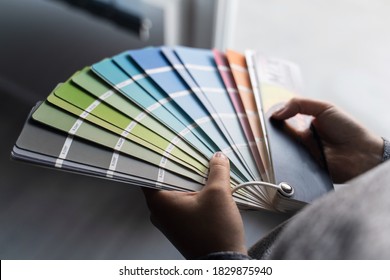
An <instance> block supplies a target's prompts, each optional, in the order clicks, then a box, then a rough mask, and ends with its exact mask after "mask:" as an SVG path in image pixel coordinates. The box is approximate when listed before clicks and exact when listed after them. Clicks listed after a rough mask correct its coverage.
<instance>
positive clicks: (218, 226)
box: [143, 152, 247, 259]
mask: <svg viewBox="0 0 390 280" xmlns="http://www.w3.org/2000/svg"><path fill="white" fill-rule="evenodd" d="M209 170H210V171H209V172H210V173H209V177H208V180H207V183H206V185H205V186H204V188H203V189H202V190H201V191H199V192H179V191H160V190H152V189H146V188H144V189H143V190H144V194H145V197H146V202H147V204H148V207H149V209H150V212H151V215H150V219H151V221H152V223H153V224H154V225H155V226H156V227H157V228H158V229H159V230H160V231H161V232H162V233H163V234H164V235H165V236H166V237H167V238H168V239H169V240H170V241H171V243H172V244H173V245H174V246H175V247H176V248H177V249H178V250H179V251H180V252H181V254H182V255H183V256H184V257H185V258H187V259H196V258H200V257H202V256H205V255H207V254H209V253H213V252H220V251H234V252H239V253H242V254H247V248H246V245H245V234H244V226H243V222H242V218H241V215H240V213H239V210H238V208H237V205H236V203H235V202H234V200H233V197H232V195H231V188H230V165H229V160H228V158H227V157H226V156H225V155H224V154H223V153H222V152H217V153H216V154H214V156H213V157H212V158H211V160H210V169H209Z"/></svg>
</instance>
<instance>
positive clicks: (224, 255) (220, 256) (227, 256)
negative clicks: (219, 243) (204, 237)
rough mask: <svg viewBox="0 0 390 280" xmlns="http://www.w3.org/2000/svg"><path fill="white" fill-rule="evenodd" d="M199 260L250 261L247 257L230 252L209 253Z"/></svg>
mask: <svg viewBox="0 0 390 280" xmlns="http://www.w3.org/2000/svg"><path fill="white" fill-rule="evenodd" d="M199 259H201V260H251V258H250V257H249V256H248V255H244V254H241V253H237V252H230V251H226V252H215V253H211V254H208V255H206V256H204V257H202V258H199Z"/></svg>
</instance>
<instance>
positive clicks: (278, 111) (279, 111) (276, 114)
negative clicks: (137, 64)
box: [272, 105, 286, 117]
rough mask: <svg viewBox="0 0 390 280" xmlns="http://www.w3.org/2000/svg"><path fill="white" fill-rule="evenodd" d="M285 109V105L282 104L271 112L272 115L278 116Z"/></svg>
mask: <svg viewBox="0 0 390 280" xmlns="http://www.w3.org/2000/svg"><path fill="white" fill-rule="evenodd" d="M285 109H286V106H285V105H282V106H281V107H280V108H279V109H277V110H276V111H275V112H273V113H272V116H273V117H277V116H279V115H280V114H281V113H282V112H283V111H284V110H285Z"/></svg>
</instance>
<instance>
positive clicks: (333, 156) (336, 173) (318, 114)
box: [272, 98, 383, 183]
mask: <svg viewBox="0 0 390 280" xmlns="http://www.w3.org/2000/svg"><path fill="white" fill-rule="evenodd" d="M298 113H299V114H304V115H310V116H313V117H314V119H313V121H312V124H313V126H314V128H315V130H316V132H317V134H318V136H319V137H320V140H321V142H322V146H323V152H324V154H325V158H326V162H327V165H328V169H329V172H330V174H331V176H332V178H333V181H334V182H335V183H343V182H345V181H347V180H349V179H352V178H353V177H355V176H357V175H359V174H361V173H363V172H365V171H367V170H369V169H371V168H373V167H374V166H376V165H378V164H379V163H380V162H381V159H382V155H383V140H382V139H381V138H380V137H379V136H376V135H373V134H372V133H370V132H369V131H368V130H367V129H365V128H364V127H363V126H361V125H360V124H359V123H357V122H356V121H354V120H353V119H352V118H351V117H350V116H348V115H347V114H345V113H344V112H342V111H341V110H339V109H338V108H336V107H335V106H333V105H331V104H329V103H325V102H320V101H316V100H310V99H302V98H293V99H291V100H290V101H289V102H287V103H286V104H285V106H284V107H283V108H281V109H279V110H278V111H276V112H275V113H274V114H273V115H272V117H273V118H274V119H277V120H286V119H289V118H291V117H293V116H295V115H296V114H298ZM297 134H300V138H301V140H302V141H303V142H304V144H306V145H307V146H308V147H309V150H311V151H313V147H315V145H312V141H313V137H312V135H311V133H310V130H307V131H304V132H297ZM313 154H316V153H313ZM317 154H318V153H317Z"/></svg>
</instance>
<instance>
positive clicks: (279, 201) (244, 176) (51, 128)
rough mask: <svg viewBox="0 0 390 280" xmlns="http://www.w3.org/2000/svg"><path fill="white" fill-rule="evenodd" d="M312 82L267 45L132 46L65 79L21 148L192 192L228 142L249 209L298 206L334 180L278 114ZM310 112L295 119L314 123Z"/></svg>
mask: <svg viewBox="0 0 390 280" xmlns="http://www.w3.org/2000/svg"><path fill="white" fill-rule="evenodd" d="M300 90H301V78H300V73H299V69H298V67H297V66H296V65H295V64H293V63H291V62H287V61H284V60H280V59H274V58H267V57H265V56H263V55H260V54H259V53H257V52H255V51H246V52H245V54H242V53H239V52H235V51H233V50H228V51H227V52H226V53H225V52H221V51H218V50H207V49H196V48H189V47H165V46H163V47H148V48H144V49H138V50H128V51H125V52H122V53H120V54H118V55H115V56H113V57H112V58H104V59H102V60H101V61H98V62H96V63H94V64H93V65H91V66H86V67H85V68H83V69H80V70H78V71H77V72H75V73H74V74H73V75H72V76H71V77H70V78H69V79H68V80H67V81H63V82H61V83H59V84H58V85H57V86H56V87H55V88H54V89H53V91H52V92H51V93H50V94H49V95H48V97H47V99H46V100H45V101H42V102H39V103H37V105H36V106H35V107H34V108H33V110H32V111H31V114H30V115H29V116H28V118H27V120H26V123H25V125H24V127H23V130H22V131H21V133H20V136H19V138H18V140H17V142H16V143H15V145H14V147H13V150H12V152H11V156H12V158H13V159H15V160H21V161H25V162H30V163H32V164H37V165H42V166H48V167H52V168H57V169H60V170H64V171H70V172H76V173H81V174H85V175H90V176H96V177H100V178H105V179H108V180H115V181H119V182H123V183H126V184H129V185H131V186H138V187H145V188H156V189H164V190H178V191H185V192H192V191H199V190H201V189H202V187H203V186H204V184H205V183H206V182H207V177H208V172H209V160H210V159H211V157H212V156H213V154H214V153H215V152H217V151H222V152H223V153H224V154H225V155H226V156H227V157H228V158H229V160H230V167H231V172H230V184H231V188H232V189H235V191H234V192H233V193H232V195H233V198H234V199H235V201H236V203H237V204H238V205H239V206H240V207H241V208H242V209H261V210H268V211H280V212H295V211H297V210H299V209H300V208H302V207H303V206H304V205H305V204H307V203H310V202H311V201H313V200H314V199H316V198H318V197H320V196H321V195H323V194H324V193H326V192H328V191H330V190H331V189H332V188H333V184H332V182H331V180H330V177H329V175H328V173H327V171H326V170H325V169H323V168H321V167H320V165H319V164H318V163H317V162H316V161H315V160H314V158H313V157H311V155H310V154H309V153H308V152H307V151H306V150H305V149H304V148H303V147H302V146H301V145H300V144H299V143H296V142H295V140H294V139H292V138H291V137H290V136H289V135H287V134H286V133H285V132H284V130H285V128H284V127H285V125H284V124H280V123H274V122H272V121H271V120H270V118H269V116H270V114H271V112H272V111H273V110H275V108H277V107H278V106H280V105H281V104H282V103H283V102H286V101H287V100H289V99H290V98H291V97H293V96H295V95H297V94H300ZM310 121H311V120H310V119H307V118H303V119H293V120H289V121H288V122H286V125H287V126H289V127H291V126H293V127H295V128H300V129H307V127H308V125H309V124H310ZM286 158H288V160H286ZM286 162H288V166H287V165H286ZM303 163H304V164H303ZM259 181H261V182H263V183H265V184H260V183H258V182H259ZM248 182H251V184H250V185H247V186H243V185H242V184H246V183H248ZM281 182H287V183H288V184H290V185H291V186H292V187H293V189H294V194H293V195H292V196H286V195H284V194H283V193H282V192H280V191H277V190H276V189H275V188H274V187H269V186H270V185H269V184H279V183H281ZM266 183H268V186H267V184H266ZM237 187H238V188H237Z"/></svg>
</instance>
